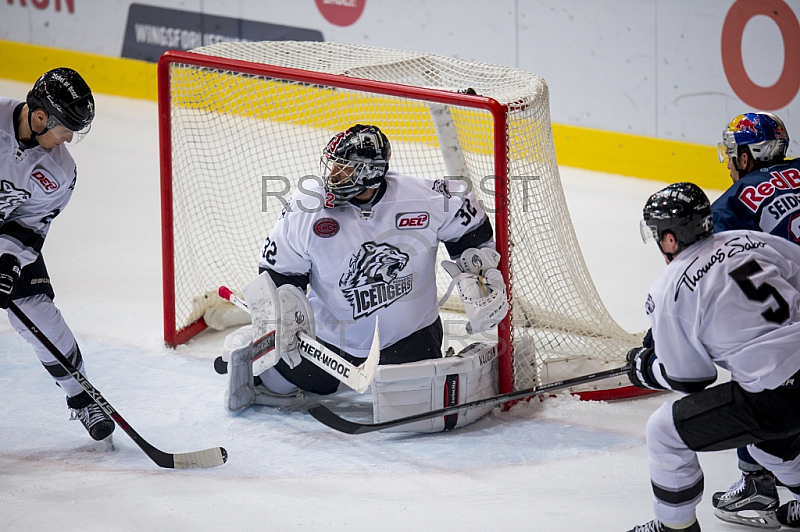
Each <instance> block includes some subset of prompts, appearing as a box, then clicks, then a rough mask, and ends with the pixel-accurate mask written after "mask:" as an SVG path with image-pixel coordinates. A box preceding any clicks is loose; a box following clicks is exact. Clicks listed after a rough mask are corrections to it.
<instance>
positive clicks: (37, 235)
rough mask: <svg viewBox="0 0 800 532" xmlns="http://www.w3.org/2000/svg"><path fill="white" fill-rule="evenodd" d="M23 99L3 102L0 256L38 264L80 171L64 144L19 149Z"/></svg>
mask: <svg viewBox="0 0 800 532" xmlns="http://www.w3.org/2000/svg"><path fill="white" fill-rule="evenodd" d="M21 103H22V102H21V101H19V100H12V99H8V98H0V154H2V155H0V255H3V254H5V253H9V254H11V255H14V256H15V257H17V259H18V260H19V262H20V265H21V266H23V267H24V266H26V265H28V264H30V263H32V262H33V261H35V260H36V259H37V258H38V256H39V252H40V251H41V248H42V244H43V243H44V239H45V237H46V236H47V231H48V230H49V228H50V222H51V221H52V220H53V218H55V217H56V216H57V215H58V214H59V213H60V212H61V211H62V210H64V207H66V205H67V203H68V202H69V200H70V198H71V197H72V191H73V189H74V188H75V181H76V179H77V169H76V167H75V161H74V160H73V158H72V156H71V155H70V154H69V152H68V151H67V148H66V147H65V146H56V147H55V148H53V149H52V150H45V149H44V148H42V147H40V146H36V147H34V148H30V149H27V150H24V151H22V150H20V149H19V144H18V142H17V139H16V138H15V137H14V131H15V127H14V109H15V108H16V107H17V106H18V105H19V104H21Z"/></svg>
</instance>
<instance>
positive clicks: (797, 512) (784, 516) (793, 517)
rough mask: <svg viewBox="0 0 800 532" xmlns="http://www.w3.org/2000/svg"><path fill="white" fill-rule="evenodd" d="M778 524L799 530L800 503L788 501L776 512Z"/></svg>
mask: <svg viewBox="0 0 800 532" xmlns="http://www.w3.org/2000/svg"><path fill="white" fill-rule="evenodd" d="M777 517H778V522H779V523H780V524H782V525H783V526H786V527H789V528H800V502H797V501H794V500H792V501H789V502H787V503H786V504H784V505H783V506H781V507H780V508H778V511H777Z"/></svg>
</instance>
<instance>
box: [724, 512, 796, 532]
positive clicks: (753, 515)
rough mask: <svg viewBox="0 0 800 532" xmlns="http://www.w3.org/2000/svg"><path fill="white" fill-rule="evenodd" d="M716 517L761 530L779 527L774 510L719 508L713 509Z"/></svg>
mask: <svg viewBox="0 0 800 532" xmlns="http://www.w3.org/2000/svg"><path fill="white" fill-rule="evenodd" d="M714 515H715V516H716V517H717V519H719V520H721V521H725V522H726V523H733V524H734V525H743V526H751V527H753V528H760V529H763V530H776V529H778V528H781V526H782V525H781V524H780V522H778V518H777V517H776V513H775V510H768V511H762V510H742V511H740V512H726V511H725V510H720V509H719V508H717V509H715V510H714Z"/></svg>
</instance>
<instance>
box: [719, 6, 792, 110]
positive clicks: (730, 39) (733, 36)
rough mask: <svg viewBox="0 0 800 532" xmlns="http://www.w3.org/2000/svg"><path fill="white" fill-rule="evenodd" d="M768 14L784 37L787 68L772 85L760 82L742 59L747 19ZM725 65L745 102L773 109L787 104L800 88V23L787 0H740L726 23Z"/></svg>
mask: <svg viewBox="0 0 800 532" xmlns="http://www.w3.org/2000/svg"><path fill="white" fill-rule="evenodd" d="M757 15H764V16H767V17H769V18H771V19H772V20H773V21H775V24H777V25H778V28H779V29H780V31H781V36H782V37H783V52H784V59H783V71H781V76H780V78H778V81H776V82H775V84H774V85H772V86H771V87H762V86H760V85H756V84H755V83H753V81H752V80H751V79H750V77H749V76H748V75H747V71H746V70H745V68H744V61H743V60H742V35H743V34H744V27H745V25H746V24H747V22H748V21H749V20H750V19H751V18H753V17H755V16H757ZM722 68H723V69H725V76H726V77H727V78H728V83H730V85H731V88H732V89H733V92H735V93H736V96H738V97H739V98H740V99H741V100H742V101H743V102H744V103H746V104H747V105H750V106H752V107H755V108H757V109H762V110H765V111H772V110H775V109H780V108H781V107H785V106H786V105H788V104H789V102H791V101H792V100H793V99H794V97H795V96H797V93H798V91H800V24H798V22H797V17H795V15H794V12H792V9H791V8H790V7H789V6H788V5H786V2H784V1H783V0H736V1H735V2H734V3H733V5H732V6H731V8H730V10H729V11H728V15H727V16H726V17H725V22H724V23H723V24H722Z"/></svg>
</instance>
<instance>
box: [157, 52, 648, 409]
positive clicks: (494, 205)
mask: <svg viewBox="0 0 800 532" xmlns="http://www.w3.org/2000/svg"><path fill="white" fill-rule="evenodd" d="M158 76H159V79H158V83H159V115H160V116H159V119H160V140H161V143H160V145H161V159H162V160H161V164H162V166H161V168H162V203H163V205H162V210H163V212H162V223H163V272H164V277H163V280H164V288H163V290H164V334H165V340H166V342H167V344H169V345H176V344H179V343H182V342H185V341H187V340H188V339H190V338H191V337H192V336H194V335H195V334H197V333H198V332H200V331H201V330H203V328H204V327H205V324H204V322H203V314H204V312H205V311H206V309H207V308H208V306H209V305H213V304H217V303H218V302H219V300H218V299H217V298H216V296H215V295H214V294H216V290H217V287H219V286H220V285H223V284H224V285H227V286H229V287H231V288H234V289H235V288H238V287H241V286H242V285H243V284H245V283H246V282H248V281H250V280H251V279H252V278H253V277H254V276H255V275H256V274H257V260H258V255H259V252H260V250H261V246H262V244H263V240H264V238H265V237H266V236H267V235H268V233H269V231H270V229H271V227H272V225H273V224H274V223H275V221H276V220H277V219H278V216H279V215H280V213H281V210H282V208H283V206H284V203H285V202H286V201H287V200H288V198H289V196H290V193H291V189H292V188H293V187H294V186H295V185H296V184H297V182H298V180H299V179H301V178H302V177H304V176H309V175H318V173H319V156H320V154H321V151H322V148H323V147H324V146H325V145H326V143H327V142H328V140H329V139H330V138H331V137H332V136H333V135H334V134H335V133H337V132H339V131H341V130H344V129H346V128H348V127H350V126H351V125H353V124H356V123H362V124H374V125H377V126H378V127H380V128H381V130H382V131H383V132H384V133H385V134H386V135H387V136H388V137H389V139H390V141H391V143H392V160H391V166H392V168H393V169H395V170H397V171H399V172H401V173H404V174H408V175H416V176H424V177H430V178H435V179H438V178H448V179H459V180H467V181H468V182H469V184H470V187H471V188H472V190H473V191H475V193H476V194H477V195H478V197H479V199H480V201H481V202H482V206H483V207H484V209H485V210H486V211H487V213H489V214H490V218H491V219H492V222H493V226H494V230H495V238H496V241H497V248H498V250H499V251H500V252H501V253H502V256H503V260H502V262H501V270H502V271H503V274H504V276H505V278H506V279H507V282H508V286H509V295H510V302H511V308H512V312H511V313H509V316H508V317H507V318H506V320H505V321H504V322H503V323H501V324H500V326H499V327H498V333H497V334H498V337H499V342H500V344H499V345H500V350H501V364H500V382H501V391H502V392H507V391H511V390H513V389H522V388H528V387H531V386H535V385H537V384H542V383H547V382H553V381H557V380H563V379H565V378H569V377H574V376H579V375H584V374H589V373H594V372H596V371H600V370H603V369H609V368H612V367H616V366H619V365H622V364H623V363H624V358H625V354H626V353H627V351H628V350H629V349H630V348H631V347H632V346H634V345H636V344H637V343H638V341H639V340H638V338H637V337H636V336H635V335H633V334H629V333H627V332H626V331H624V330H623V329H622V328H621V327H620V326H619V325H618V324H617V323H616V322H615V321H614V319H613V318H612V317H611V316H610V314H609V313H608V311H607V310H606V308H605V306H604V305H603V303H602V301H601V300H600V297H599V295H598V293H597V290H596V289H595V286H594V284H593V283H592V280H591V278H590V276H589V274H588V271H587V268H586V265H585V262H584V260H583V257H582V255H581V252H580V249H579V247H578V243H577V239H576V236H575V233H574V230H573V227H572V223H571V221H570V216H569V213H568V210H567V204H566V201H565V198H564V193H563V189H562V186H561V182H560V177H559V173H558V166H557V164H556V157H555V152H554V149H553V140H552V133H551V125H550V112H549V100H548V88H547V85H546V84H545V81H544V80H543V79H542V78H540V77H538V76H536V75H533V74H530V73H526V72H523V71H520V70H516V69H511V68H507V67H501V66H495V65H489V64H483V63H477V62H473V61H464V60H459V59H453V58H448V57H442V56H437V55H432V54H423V53H414V52H404V51H396V50H388V49H382V48H374V47H367V46H360V45H345V44H337V43H326V42H257V43H256V42H250V43H221V44H216V45H212V46H207V47H203V48H198V49H195V50H193V51H191V52H174V51H170V52H167V53H165V54H164V55H163V56H162V58H161V60H160V62H159V69H158ZM466 89H473V90H474V92H475V94H474V95H473V94H466V93H463V92H470V93H471V92H472V91H466ZM440 247H441V248H443V246H440ZM445 258H446V257H445V256H444V250H443V249H441V250H440V257H439V260H442V259H445ZM438 277H439V281H438V283H439V290H440V294H442V293H444V291H445V289H446V287H447V284H448V282H449V276H447V275H446V274H444V273H443V272H440V274H439V275H438ZM460 306H461V305H460V301H459V300H458V297H457V296H451V298H450V300H449V301H448V303H447V306H446V308H447V309H448V310H450V311H453V312H458V311H459V308H460ZM456 321H457V320H456ZM445 332H446V333H447V332H448V330H447V322H446V330H445ZM574 391H577V392H588V394H589V395H591V396H593V397H594V398H616V397H623V396H626V395H631V394H633V393H635V392H633V389H631V388H630V387H629V385H628V382H627V379H625V378H624V377H623V378H618V379H616V380H614V381H603V382H600V383H594V384H592V385H589V386H586V387H583V388H581V389H578V390H574Z"/></svg>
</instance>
